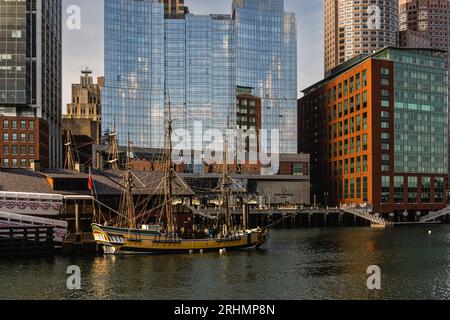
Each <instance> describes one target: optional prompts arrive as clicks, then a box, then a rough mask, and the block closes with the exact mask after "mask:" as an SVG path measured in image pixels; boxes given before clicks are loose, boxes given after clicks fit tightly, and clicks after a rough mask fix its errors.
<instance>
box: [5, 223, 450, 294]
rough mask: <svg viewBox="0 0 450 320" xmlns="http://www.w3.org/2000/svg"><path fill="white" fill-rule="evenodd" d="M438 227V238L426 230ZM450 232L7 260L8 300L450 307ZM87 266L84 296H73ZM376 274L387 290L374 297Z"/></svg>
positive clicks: (339, 235)
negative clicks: (440, 303)
mask: <svg viewBox="0 0 450 320" xmlns="http://www.w3.org/2000/svg"><path fill="white" fill-rule="evenodd" d="M430 228H432V235H428V230H429V229H430ZM449 235H450V226H433V227H426V228H424V227H398V228H393V229H387V230H372V229H368V228H350V229H309V230H305V229H303V230H283V231H275V232H274V233H273V237H272V239H271V241H270V242H269V243H268V244H267V246H266V247H265V249H264V250H246V251H241V252H234V253H226V254H223V255H220V254H219V253H205V254H198V253H196V254H192V255H140V256H97V257H82V258H67V257H56V258H51V259H2V260H0V298H11V299H20V298H31V299H421V298H427V299H449V298H450V268H449V262H450V253H449V247H450V236H449ZM73 264H75V265H79V266H80V268H81V272H82V290H80V291H69V290H67V289H66V280H67V276H68V275H67V274H66V270H67V267H68V266H69V265H73ZM370 265H378V266H380V268H381V271H382V290H380V291H369V290H368V289H367V286H366V280H367V277H368V275H367V274H366V271H367V268H368V266H370Z"/></svg>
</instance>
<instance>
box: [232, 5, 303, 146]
mask: <svg viewBox="0 0 450 320" xmlns="http://www.w3.org/2000/svg"><path fill="white" fill-rule="evenodd" d="M233 10H234V19H235V27H236V82H237V83H236V84H237V85H238V86H242V87H251V88H253V90H254V92H253V93H254V95H256V96H257V97H259V98H261V99H262V107H261V110H262V128H263V129H264V128H267V129H279V130H280V150H282V152H285V153H295V152H296V151H297V40H296V38H297V34H296V21H295V15H294V14H291V13H285V11H284V1H282V0H268V1H260V0H235V1H233Z"/></svg>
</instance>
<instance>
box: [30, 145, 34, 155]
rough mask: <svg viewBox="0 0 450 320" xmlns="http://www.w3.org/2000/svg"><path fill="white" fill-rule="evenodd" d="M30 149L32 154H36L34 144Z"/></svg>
mask: <svg viewBox="0 0 450 320" xmlns="http://www.w3.org/2000/svg"><path fill="white" fill-rule="evenodd" d="M29 150H30V154H34V146H30V147H29Z"/></svg>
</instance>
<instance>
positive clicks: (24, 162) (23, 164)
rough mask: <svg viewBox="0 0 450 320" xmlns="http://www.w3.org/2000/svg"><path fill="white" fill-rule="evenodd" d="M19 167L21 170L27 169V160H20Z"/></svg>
mask: <svg viewBox="0 0 450 320" xmlns="http://www.w3.org/2000/svg"><path fill="white" fill-rule="evenodd" d="M20 166H21V167H22V168H27V167H28V166H27V159H23V158H22V159H20Z"/></svg>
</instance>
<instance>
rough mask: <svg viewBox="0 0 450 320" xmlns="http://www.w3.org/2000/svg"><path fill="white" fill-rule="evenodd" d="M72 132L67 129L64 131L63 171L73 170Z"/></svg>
mask: <svg viewBox="0 0 450 320" xmlns="http://www.w3.org/2000/svg"><path fill="white" fill-rule="evenodd" d="M72 145H73V143H72V131H71V130H70V129H68V130H67V131H66V143H65V144H64V146H65V147H66V160H65V163H64V169H67V170H75V157H74V154H73V149H72Z"/></svg>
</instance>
